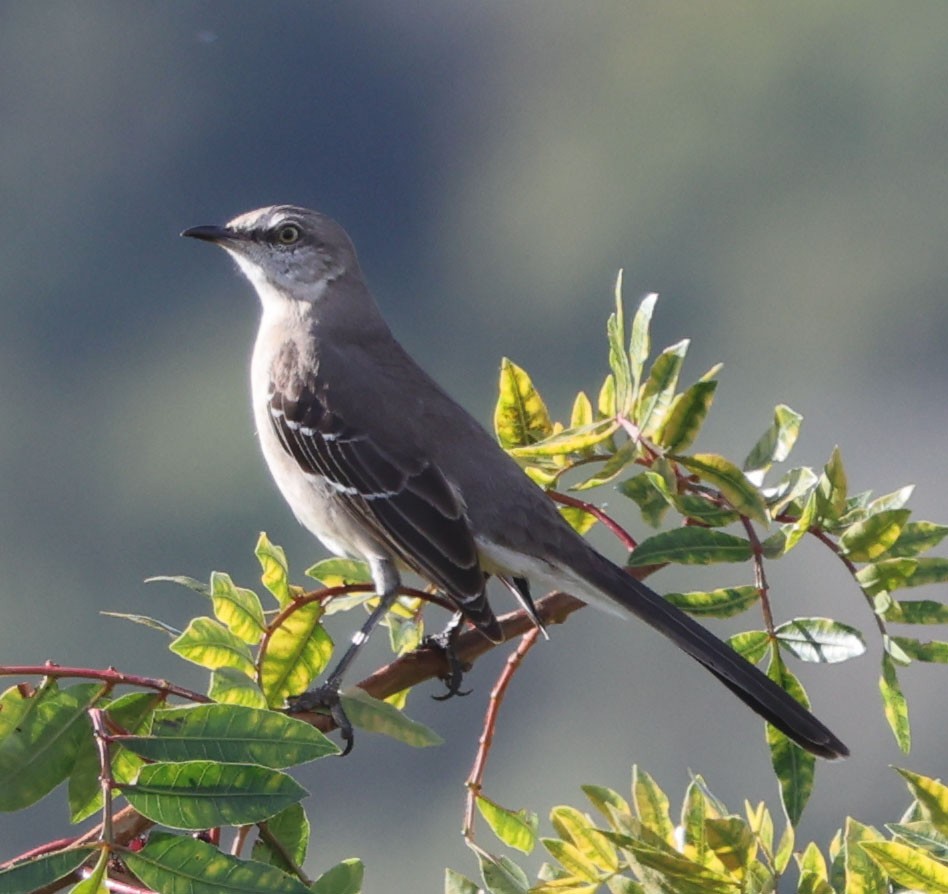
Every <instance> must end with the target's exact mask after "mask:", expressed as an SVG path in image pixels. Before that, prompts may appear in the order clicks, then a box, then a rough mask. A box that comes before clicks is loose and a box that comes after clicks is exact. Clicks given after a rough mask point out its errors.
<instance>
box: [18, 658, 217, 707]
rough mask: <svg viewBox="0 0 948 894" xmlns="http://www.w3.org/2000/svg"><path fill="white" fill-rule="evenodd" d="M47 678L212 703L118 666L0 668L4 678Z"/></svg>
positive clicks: (53, 665)
mask: <svg viewBox="0 0 948 894" xmlns="http://www.w3.org/2000/svg"><path fill="white" fill-rule="evenodd" d="M32 676H44V677H54V678H56V679H60V678H63V677H76V678H79V679H86V680H101V681H102V682H103V683H105V684H106V685H108V686H109V687H113V686H120V685H121V686H138V687H139V688H141V689H155V690H157V691H158V692H160V693H162V695H177V696H180V697H181V698H185V699H188V700H189V701H192V702H201V703H202V704H204V703H208V702H210V701H211V700H210V699H209V698H208V697H207V696H206V695H201V693H199V692H192V691H191V690H190V689H185V688H184V687H182V686H176V685H175V684H174V683H169V682H168V681H167V680H159V679H156V678H155V677H141V676H139V675H138V674H123V673H121V672H120V671H117V670H116V669H115V668H114V667H109V668H105V669H103V670H96V669H94V668H89V667H64V666H62V665H59V664H55V663H54V662H52V661H47V662H46V663H45V664H3V665H0V677H32Z"/></svg>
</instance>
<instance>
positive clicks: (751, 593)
mask: <svg viewBox="0 0 948 894" xmlns="http://www.w3.org/2000/svg"><path fill="white" fill-rule="evenodd" d="M665 598H666V599H667V600H668V601H669V602H670V603H672V605H677V606H678V608H680V609H682V610H683V611H686V612H688V614H690V615H696V616H698V617H703V616H706V617H710V618H730V617H733V616H734V615H739V614H740V613H741V612H743V611H746V610H747V609H748V608H750V607H751V606H752V605H753V604H754V603H755V602H757V600H758V599H760V590H758V589H757V587H751V586H744V587H724V588H722V589H719V590H699V591H692V592H689V593H666V594H665Z"/></svg>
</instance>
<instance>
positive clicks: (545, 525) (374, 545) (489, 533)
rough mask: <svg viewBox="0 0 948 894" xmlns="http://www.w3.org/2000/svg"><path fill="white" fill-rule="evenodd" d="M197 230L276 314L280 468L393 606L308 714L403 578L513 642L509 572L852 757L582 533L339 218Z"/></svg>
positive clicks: (270, 324) (791, 729) (269, 379)
mask: <svg viewBox="0 0 948 894" xmlns="http://www.w3.org/2000/svg"><path fill="white" fill-rule="evenodd" d="M183 235H184V236H191V237H194V238H196V239H203V240H205V241H207V242H213V243H215V244H216V245H219V246H220V247H221V248H223V249H225V250H226V251H227V252H228V253H229V254H230V255H231V256H232V257H233V258H234V260H235V261H236V262H237V264H238V266H239V267H240V269H241V270H242V271H243V273H244V275H245V276H246V277H247V279H249V280H250V282H251V283H252V284H253V286H254V288H255V289H256V291H257V294H258V295H259V297H260V301H261V304H262V305H263V316H262V319H261V322H260V330H259V332H258V334H257V340H256V344H255V346H254V351H253V361H252V364H251V382H252V392H253V411H254V417H255V421H256V426H257V432H258V435H259V438H260V446H261V447H262V449H263V455H264V457H265V458H266V461H267V465H268V466H269V467H270V471H271V473H272V474H273V477H274V479H275V480H276V483H277V486H278V487H279V489H280V491H281V492H282V494H283V496H284V497H285V498H286V501H287V502H288V503H289V504H290V508H291V509H292V510H293V512H294V513H295V514H296V517H297V518H298V519H299V520H300V522H301V523H302V524H303V525H304V526H305V527H306V528H308V529H309V530H310V531H311V532H312V533H313V534H315V535H316V537H318V538H319V539H320V540H321V541H322V542H323V544H324V545H325V546H326V547H327V548H328V549H329V550H331V551H332V552H333V553H336V554H338V555H344V556H349V557H352V558H359V559H363V560H364V561H365V562H367V563H368V566H369V568H370V569H371V573H372V579H373V581H374V584H375V588H376V590H377V592H378V595H379V597H380V604H379V606H378V608H377V609H376V610H375V611H374V612H373V613H372V615H371V616H370V618H369V620H368V621H367V622H366V624H365V626H364V627H363V628H362V630H361V631H360V632H359V633H358V634H356V636H355V637H354V638H353V644H352V646H350V649H349V651H348V652H347V653H346V655H345V657H344V658H343V659H342V661H341V662H340V666H339V667H337V668H336V669H335V670H334V671H333V672H332V673H331V674H330V676H329V678H328V680H327V682H326V684H324V686H322V687H320V688H319V689H317V690H313V692H312V693H306V694H304V696H303V697H302V699H303V701H302V702H300V701H297V707H299V706H300V704H303V705H304V706H305V707H306V708H307V709H309V708H311V707H313V706H314V705H316V704H320V705H322V706H323V707H326V706H330V705H329V703H330V702H332V701H333V697H334V696H335V702H336V705H338V689H339V685H340V682H341V679H342V674H343V673H344V672H345V670H346V667H347V666H348V664H349V663H350V662H351V659H352V657H353V655H354V653H355V650H356V649H357V648H358V646H359V645H360V644H361V643H362V642H363V641H364V640H365V639H366V638H367V637H368V634H369V633H370V631H371V628H372V626H374V624H375V623H376V622H377V621H378V620H379V619H380V618H381V617H382V615H383V614H384V613H385V611H387V610H388V608H390V607H391V605H392V603H393V601H394V600H395V598H396V595H397V592H398V588H399V584H400V574H401V572H402V571H403V570H411V571H414V572H416V573H417V574H419V575H420V576H421V577H423V578H424V579H426V580H427V581H429V582H430V583H432V584H434V585H435V586H436V587H437V588H438V589H439V590H441V591H442V592H443V593H444V594H445V596H447V598H448V599H449V600H450V601H451V602H452V603H453V604H454V605H455V606H456V607H457V609H458V611H460V612H461V613H462V614H463V616H464V617H465V618H466V619H467V620H468V621H469V622H470V623H471V624H473V625H474V626H475V627H476V628H477V629H478V630H480V631H481V632H482V633H483V634H484V635H485V636H487V637H489V638H490V639H492V640H494V641H499V640H500V639H501V638H502V635H501V629H500V626H499V624H498V623H497V619H496V617H495V615H494V612H493V611H492V610H491V607H490V604H489V603H488V601H487V596H486V593H485V582H486V578H487V576H488V575H495V576H497V577H499V578H500V579H501V580H503V581H504V582H505V583H507V584H508V585H509V586H511V587H512V588H514V589H515V590H517V591H518V592H521V593H522V594H524V596H525V599H526V601H527V602H528V604H529V596H528V591H527V590H526V589H525V587H524V586H523V584H522V583H521V582H522V581H524V580H529V581H532V582H534V583H537V584H540V585H542V586H543V587H546V588H549V589H556V590H564V591H566V592H569V593H572V594H574V595H575V596H577V597H579V598H580V599H582V600H583V601H585V602H589V603H594V604H596V605H598V606H599V607H602V608H605V609H606V610H607V611H610V612H612V613H613V614H618V615H626V616H627V615H634V616H636V617H638V618H641V619H642V620H643V621H645V622H646V623H648V624H650V625H651V626H652V627H654V628H656V629H657V630H659V631H660V632H661V633H663V634H665V636H667V637H668V638H669V639H670V640H671V641H672V642H674V643H675V645H677V646H678V647H679V648H681V649H683V650H684V651H685V652H687V653H688V654H689V655H691V656H692V658H695V659H696V660H697V661H699V662H700V663H701V664H703V665H704V666H705V667H706V668H707V669H708V670H709V671H711V673H712V674H714V675H715V676H716V677H717V678H718V679H719V680H720V681H721V682H722V683H724V685H725V686H727V687H728V688H729V689H730V690H731V691H732V692H734V693H735V694H736V695H737V696H738V697H739V698H741V699H742V700H743V701H744V702H745V703H746V704H748V705H749V706H750V707H751V708H753V709H754V710H755V711H756V712H757V713H758V714H760V715H762V716H763V717H764V718H765V719H766V720H767V721H768V722H770V723H771V724H773V725H774V726H775V727H777V729H779V730H781V731H782V732H784V733H785V734H786V735H788V736H789V737H790V738H791V739H793V740H794V741H795V742H797V743H798V744H800V745H801V746H802V747H804V748H806V749H808V750H809V751H812V752H813V753H815V754H818V755H822V756H823V757H828V758H834V757H840V756H843V755H846V754H848V750H847V748H846V746H845V745H844V744H843V743H842V742H841V741H840V740H839V739H837V738H836V736H834V735H833V733H832V732H830V730H829V729H827V728H826V727H825V726H824V725H823V724H822V723H820V721H819V720H817V719H816V718H815V717H814V716H813V715H812V714H811V713H810V712H809V711H807V710H806V709H805V708H804V707H803V706H802V705H800V704H799V703H798V702H797V701H796V700H795V699H793V698H792V697H791V696H790V695H789V694H788V693H787V692H785V691H784V690H783V689H781V688H780V687H779V686H778V685H777V684H776V683H774V682H773V681H772V680H770V679H769V678H768V677H767V676H766V675H765V674H763V673H762V672H761V671H760V670H758V669H757V668H756V667H754V666H753V665H752V664H750V663H749V662H747V661H745V660H744V658H742V657H741V656H740V655H738V654H737V652H735V651H734V650H733V649H731V648H730V647H729V646H727V645H725V644H724V643H723V642H721V641H720V640H719V639H717V638H716V637H715V636H713V635H712V634H711V633H709V632H708V631H707V630H705V629H704V627H702V626H701V625H700V624H698V623H697V622H696V621H694V620H692V618H690V617H689V616H688V615H686V614H684V613H683V612H681V611H680V610H679V609H677V608H675V607H674V606H673V605H671V604H670V603H668V602H667V601H666V600H664V599H662V598H661V597H660V596H659V595H658V594H656V593H654V592H653V591H652V590H650V589H649V588H648V587H646V586H645V585H644V584H643V583H641V582H640V581H637V580H635V579H634V578H633V577H631V576H630V575H629V574H627V573H626V572H624V571H623V570H622V569H621V568H619V567H618V566H616V565H615V564H613V563H612V562H611V561H609V560H608V559H606V558H605V557H603V556H602V555H600V554H599V553H598V552H596V550H595V549H593V548H592V547H591V546H590V545H589V544H588V543H587V542H586V541H585V540H584V539H583V538H582V537H580V536H579V535H578V534H576V533H575V532H574V531H573V529H572V528H571V527H570V526H569V525H568V524H567V523H566V522H565V521H564V520H563V518H562V517H561V516H560V514H559V512H558V511H557V510H556V508H555V507H554V505H553V503H552V502H551V501H550V500H549V498H548V497H547V496H546V495H545V494H544V493H543V491H542V490H541V489H540V488H539V487H538V486H536V485H535V484H534V483H533V482H532V481H530V479H529V478H528V477H527V476H526V475H525V474H524V473H523V471H522V470H521V469H520V467H519V466H518V465H517V464H516V462H514V460H513V459H511V458H510V457H509V456H507V454H506V453H504V451H503V450H502V449H501V447H500V446H499V445H498V444H497V443H496V441H495V440H494V439H493V437H491V435H489V434H488V433H487V431H486V430H485V429H484V428H482V427H481V426H480V424H478V422H477V421H476V420H475V419H474V418H473V417H472V416H471V415H470V414H468V413H467V412H466V411H465V410H464V409H463V408H462V407H461V406H460V405H458V404H457V403H455V401H454V400H452V399H451V398H450V397H449V396H448V395H447V394H446V393H445V392H444V391H443V390H442V389H441V387H440V386H439V385H438V384H437V383H436V382H435V381H434V380H433V379H431V378H430V377H429V376H428V375H427V373H425V372H424V371H423V370H422V369H421V367H420V366H418V364H417V363H416V362H415V361H414V360H413V359H412V358H411V357H410V356H409V355H408V354H407V353H406V351H405V349H404V348H403V347H402V346H401V345H400V344H399V343H398V342H397V341H396V340H395V337H394V336H393V335H392V332H391V331H390V330H389V328H388V326H387V325H386V323H385V321H384V320H383V319H382V315H381V313H380V312H379V309H378V307H377V306H376V303H375V300H374V299H373V297H372V294H371V293H370V292H369V289H368V286H367V285H366V283H365V281H364V279H363V277H362V272H361V270H360V269H359V263H358V261H357V259H356V253H355V249H354V248H353V245H352V242H351V241H350V240H349V237H348V236H347V235H346V233H345V231H344V230H343V229H342V227H341V226H339V224H337V223H335V222H334V221H333V220H330V219H329V218H328V217H326V216H325V215H323V214H320V213H318V212H316V211H309V210H306V209H304V208H297V207H295V206H292V205H278V206H273V207H269V208H261V209H259V210H257V211H251V212H249V213H247V214H242V215H240V216H239V217H236V218H234V219H233V220H232V221H230V223H228V224H226V225H225V226H202V227H194V228H193V229H189V230H185V231H184V233H183ZM310 695H311V696H312V698H309V699H307V698H306V696H310ZM336 716H337V719H338V716H339V715H338V713H337V714H336ZM343 720H344V717H343ZM345 732H346V731H345V729H344V734H345ZM348 736H349V737H351V728H350V729H349V730H348ZM350 744H351V742H350Z"/></svg>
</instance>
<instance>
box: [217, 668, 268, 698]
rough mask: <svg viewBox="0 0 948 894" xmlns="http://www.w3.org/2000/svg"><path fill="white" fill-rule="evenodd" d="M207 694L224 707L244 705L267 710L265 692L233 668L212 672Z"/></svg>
mask: <svg viewBox="0 0 948 894" xmlns="http://www.w3.org/2000/svg"><path fill="white" fill-rule="evenodd" d="M207 694H208V695H209V696H210V697H211V698H212V699H214V701H215V702H219V703H220V704H224V705H243V706H244V707H245V708H266V707H267V699H266V696H265V695H264V694H263V690H262V689H261V688H260V687H259V686H258V685H257V684H256V682H255V681H254V680H252V679H251V678H250V677H248V676H247V675H246V674H245V673H243V672H241V671H239V670H237V669H236V668H233V667H219V668H218V669H217V670H215V671H212V672H211V683H210V686H208V689H207Z"/></svg>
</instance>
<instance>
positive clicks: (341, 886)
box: [309, 857, 365, 894]
mask: <svg viewBox="0 0 948 894" xmlns="http://www.w3.org/2000/svg"><path fill="white" fill-rule="evenodd" d="M364 875H365V867H364V866H363V865H362V861H361V860H359V859H356V858H355V857H350V858H349V859H348V860H343V861H342V862H341V863H337V864H336V865H335V866H333V867H332V869H327V870H326V871H325V872H324V873H323V874H322V875H321V876H320V877H319V878H318V879H316V881H315V882H314V883H313V885H312V887H311V888H310V889H309V890H310V892H311V894H360V892H361V891H362V878H363V876H364Z"/></svg>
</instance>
